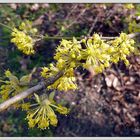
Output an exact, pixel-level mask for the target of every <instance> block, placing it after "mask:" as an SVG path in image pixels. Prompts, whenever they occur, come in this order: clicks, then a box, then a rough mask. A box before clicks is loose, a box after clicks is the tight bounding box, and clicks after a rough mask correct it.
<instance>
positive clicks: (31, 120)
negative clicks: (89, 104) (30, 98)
mask: <svg viewBox="0 0 140 140" xmlns="http://www.w3.org/2000/svg"><path fill="white" fill-rule="evenodd" d="M35 97H36V101H37V104H35V105H36V106H37V107H35V108H33V109H31V110H29V111H28V112H27V120H28V124H29V127H30V128H32V127H35V126H36V125H37V126H38V128H40V129H46V128H48V127H49V125H52V126H56V125H57V123H58V120H57V116H56V114H55V112H54V109H55V110H56V111H57V112H59V113H60V114H64V115H66V114H67V113H68V112H69V110H68V109H67V108H66V107H63V106H61V105H57V104H56V103H55V102H54V101H53V100H48V99H47V98H44V99H41V98H40V97H39V96H38V95H36V94H35Z"/></svg>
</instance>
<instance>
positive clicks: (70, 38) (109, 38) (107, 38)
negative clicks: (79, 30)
mask: <svg viewBox="0 0 140 140" xmlns="http://www.w3.org/2000/svg"><path fill="white" fill-rule="evenodd" d="M138 35H140V33H132V34H128V36H129V38H134V37H136V36H138ZM117 37H118V36H116V37H110V36H109V37H105V36H101V39H103V40H113V39H116V38H117ZM43 38H44V39H47V40H49V39H53V40H61V39H68V40H72V39H73V37H66V36H44V37H43ZM75 38H76V39H78V40H81V39H83V38H86V39H88V38H92V37H87V36H85V37H83V36H82V37H75Z"/></svg>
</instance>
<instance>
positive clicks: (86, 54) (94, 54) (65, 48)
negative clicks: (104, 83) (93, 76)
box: [41, 33, 134, 91]
mask: <svg viewBox="0 0 140 140" xmlns="http://www.w3.org/2000/svg"><path fill="white" fill-rule="evenodd" d="M133 45H134V40H133V39H130V38H129V37H128V36H127V35H126V34H125V33H121V34H120V36H119V37H117V38H116V39H115V40H113V41H104V40H102V39H101V37H100V36H99V35H98V34H94V35H93V37H91V38H88V39H82V40H81V41H77V40H76V39H75V38H73V40H71V41H68V40H64V39H63V40H62V41H61V43H60V45H59V46H58V47H57V49H56V54H55V56H54V59H55V60H56V64H55V65H54V64H50V67H49V68H47V67H44V68H42V72H41V75H42V77H44V78H49V77H51V76H55V75H56V74H57V73H58V72H60V71H62V70H63V71H64V74H63V76H62V77H60V78H59V79H58V80H57V81H56V82H54V83H53V84H52V85H50V86H49V87H48V88H51V89H58V90H64V91H67V90H71V89H76V88H77V85H76V83H75V81H76V79H75V76H74V69H75V68H77V67H79V66H83V67H84V68H86V69H88V68H90V67H92V68H93V70H94V72H96V73H100V72H102V71H103V70H104V69H105V68H107V67H109V66H110V64H111V63H112V62H113V63H117V62H118V61H120V60H123V61H124V62H125V64H126V65H128V64H129V62H128V60H127V58H126V57H127V56H128V55H129V54H130V53H131V52H133V51H134V47H133Z"/></svg>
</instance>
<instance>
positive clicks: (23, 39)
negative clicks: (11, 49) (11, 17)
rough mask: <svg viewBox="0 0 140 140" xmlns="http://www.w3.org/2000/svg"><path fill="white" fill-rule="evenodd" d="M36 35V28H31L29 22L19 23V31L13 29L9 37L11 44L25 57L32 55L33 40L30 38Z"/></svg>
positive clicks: (33, 51)
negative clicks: (10, 37)
mask: <svg viewBox="0 0 140 140" xmlns="http://www.w3.org/2000/svg"><path fill="white" fill-rule="evenodd" d="M36 33H37V29H36V28H32V24H31V23H30V22H29V21H26V22H23V23H21V25H20V26H19V29H17V28H14V29H13V31H12V33H11V36H12V39H11V42H12V43H14V44H15V45H16V46H17V48H18V49H19V50H20V51H22V52H23V53H24V54H26V55H30V54H34V53H35V50H34V44H35V39H33V38H32V37H33V36H34V35H35V34H36Z"/></svg>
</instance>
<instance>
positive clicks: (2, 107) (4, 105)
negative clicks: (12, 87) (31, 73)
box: [0, 71, 63, 112]
mask: <svg viewBox="0 0 140 140" xmlns="http://www.w3.org/2000/svg"><path fill="white" fill-rule="evenodd" d="M62 75H63V71H61V72H59V73H58V74H57V75H55V76H53V77H50V78H48V79H47V80H46V81H45V82H40V83H39V84H38V85H36V86H34V87H32V88H29V89H27V90H26V91H23V92H21V93H19V94H17V95H16V96H14V97H12V98H10V99H8V100H6V101H5V102H3V103H1V104H0V112H2V111H3V110H5V109H7V108H8V107H10V106H11V105H12V104H14V103H16V102H18V101H20V100H22V99H24V98H26V97H27V96H29V95H30V94H32V93H34V92H36V91H38V90H41V89H43V87H47V86H49V85H51V84H53V83H54V82H55V81H56V80H57V79H59V78H60V77H61V76H62Z"/></svg>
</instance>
